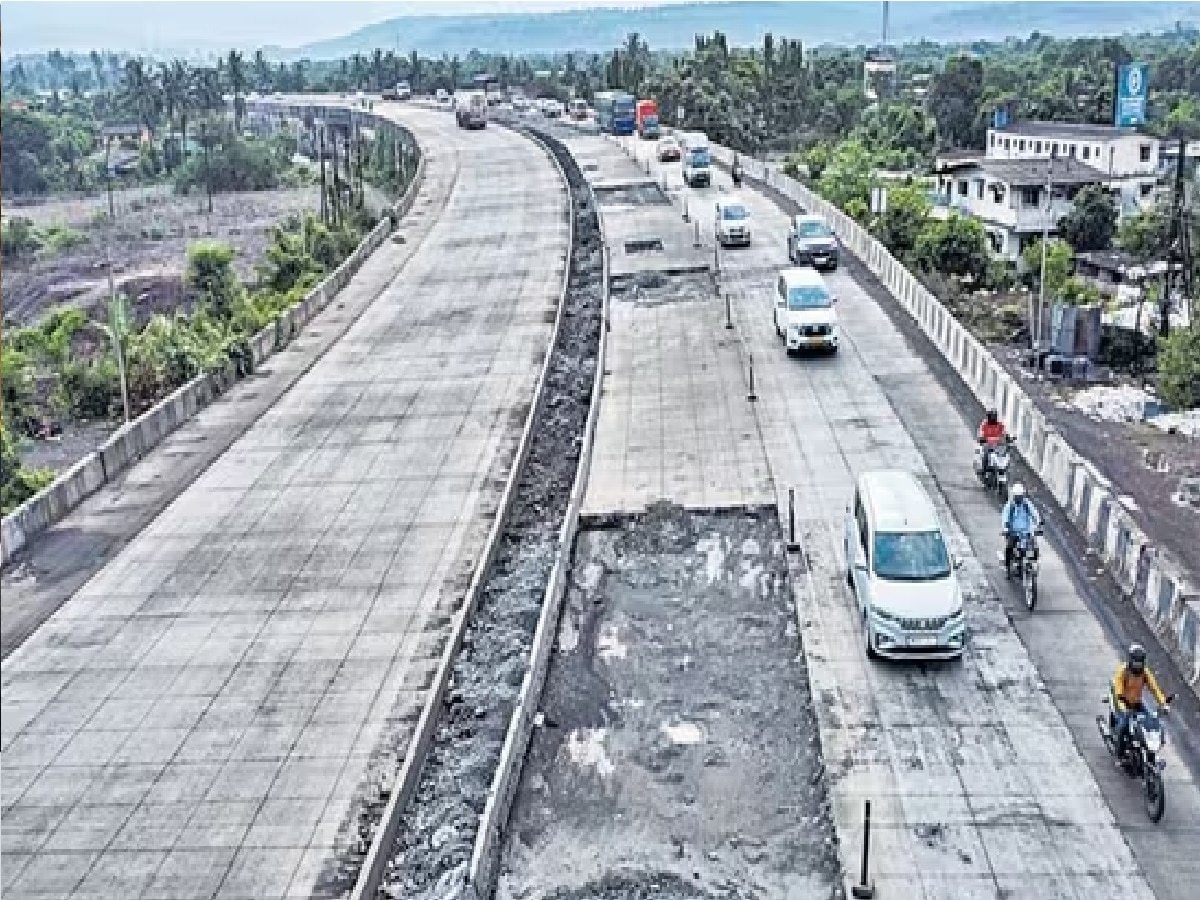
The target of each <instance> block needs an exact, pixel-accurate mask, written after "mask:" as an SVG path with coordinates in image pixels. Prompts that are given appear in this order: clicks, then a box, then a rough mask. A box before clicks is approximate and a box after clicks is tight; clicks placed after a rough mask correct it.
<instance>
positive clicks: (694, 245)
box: [692, 219, 700, 247]
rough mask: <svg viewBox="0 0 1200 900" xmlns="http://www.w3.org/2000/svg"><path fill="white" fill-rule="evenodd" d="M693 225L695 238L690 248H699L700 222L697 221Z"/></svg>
mask: <svg viewBox="0 0 1200 900" xmlns="http://www.w3.org/2000/svg"><path fill="white" fill-rule="evenodd" d="M695 225H696V236H695V237H694V238H693V239H692V246H693V247H699V246H700V220H699V219H697V220H696V221H695Z"/></svg>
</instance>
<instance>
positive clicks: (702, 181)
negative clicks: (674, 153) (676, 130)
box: [679, 131, 712, 187]
mask: <svg viewBox="0 0 1200 900" xmlns="http://www.w3.org/2000/svg"><path fill="white" fill-rule="evenodd" d="M679 143H680V146H682V148H683V161H682V163H683V164H682V174H683V183H684V184H686V185H687V186H688V187H708V186H709V185H711V184H712V156H711V155H710V153H709V149H708V136H707V135H705V134H702V133H701V132H699V131H688V132H684V133H683V134H682V135H681V136H680V139H679Z"/></svg>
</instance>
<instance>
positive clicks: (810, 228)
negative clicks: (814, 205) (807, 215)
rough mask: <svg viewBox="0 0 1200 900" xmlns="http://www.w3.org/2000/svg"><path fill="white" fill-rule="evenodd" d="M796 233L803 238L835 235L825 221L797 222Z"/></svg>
mask: <svg viewBox="0 0 1200 900" xmlns="http://www.w3.org/2000/svg"><path fill="white" fill-rule="evenodd" d="M796 234H797V235H799V236H800V237H802V238H826V237H833V232H832V231H830V230H829V226H828V225H826V224H825V223H824V222H797V223H796Z"/></svg>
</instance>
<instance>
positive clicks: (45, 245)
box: [0, 216, 87, 262]
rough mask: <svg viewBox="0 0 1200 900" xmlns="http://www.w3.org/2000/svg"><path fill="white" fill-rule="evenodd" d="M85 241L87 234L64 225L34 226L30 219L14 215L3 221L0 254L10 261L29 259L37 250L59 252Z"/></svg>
mask: <svg viewBox="0 0 1200 900" xmlns="http://www.w3.org/2000/svg"><path fill="white" fill-rule="evenodd" d="M86 242H87V236H86V235H84V234H83V233H81V232H79V231H76V230H75V229H74V228H70V227H68V226H66V225H51V226H49V227H47V228H45V229H39V228H36V227H34V224H33V222H32V221H31V220H30V219H26V218H24V217H22V216H16V217H14V218H12V219H9V220H8V221H7V222H5V223H4V228H3V232H2V237H0V255H2V256H3V258H4V259H6V260H9V261H10V262H15V261H17V260H21V259H29V258H30V257H32V256H34V255H35V254H36V253H38V252H39V251H49V252H50V253H61V252H63V251H64V250H69V249H71V248H72V247H77V246H79V245H80V244H83V243H86Z"/></svg>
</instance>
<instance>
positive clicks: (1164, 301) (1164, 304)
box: [1158, 137, 1192, 337]
mask: <svg viewBox="0 0 1200 900" xmlns="http://www.w3.org/2000/svg"><path fill="white" fill-rule="evenodd" d="M1186 149H1187V142H1186V141H1185V140H1184V139H1183V137H1180V138H1179V159H1178V160H1177V161H1176V165H1175V184H1174V186H1173V187H1172V189H1171V221H1170V224H1169V225H1168V228H1167V253H1166V257H1167V272H1166V275H1165V276H1164V277H1163V292H1162V297H1160V298H1159V316H1158V333H1159V335H1160V336H1162V337H1166V336H1167V335H1169V334H1170V333H1171V295H1172V294H1173V293H1175V288H1176V287H1178V293H1179V296H1180V297H1181V298H1183V297H1189V298H1190V297H1191V295H1192V283H1191V282H1192V271H1191V270H1192V265H1191V263H1192V260H1191V246H1190V244H1191V241H1190V240H1189V235H1188V227H1187V225H1188V223H1187V221H1186V211H1185V209H1184V202H1183V201H1184V196H1183V195H1184V184H1183V162H1184V151H1185V150H1186ZM1176 272H1178V273H1179V278H1178V280H1176V277H1175V274H1176Z"/></svg>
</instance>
